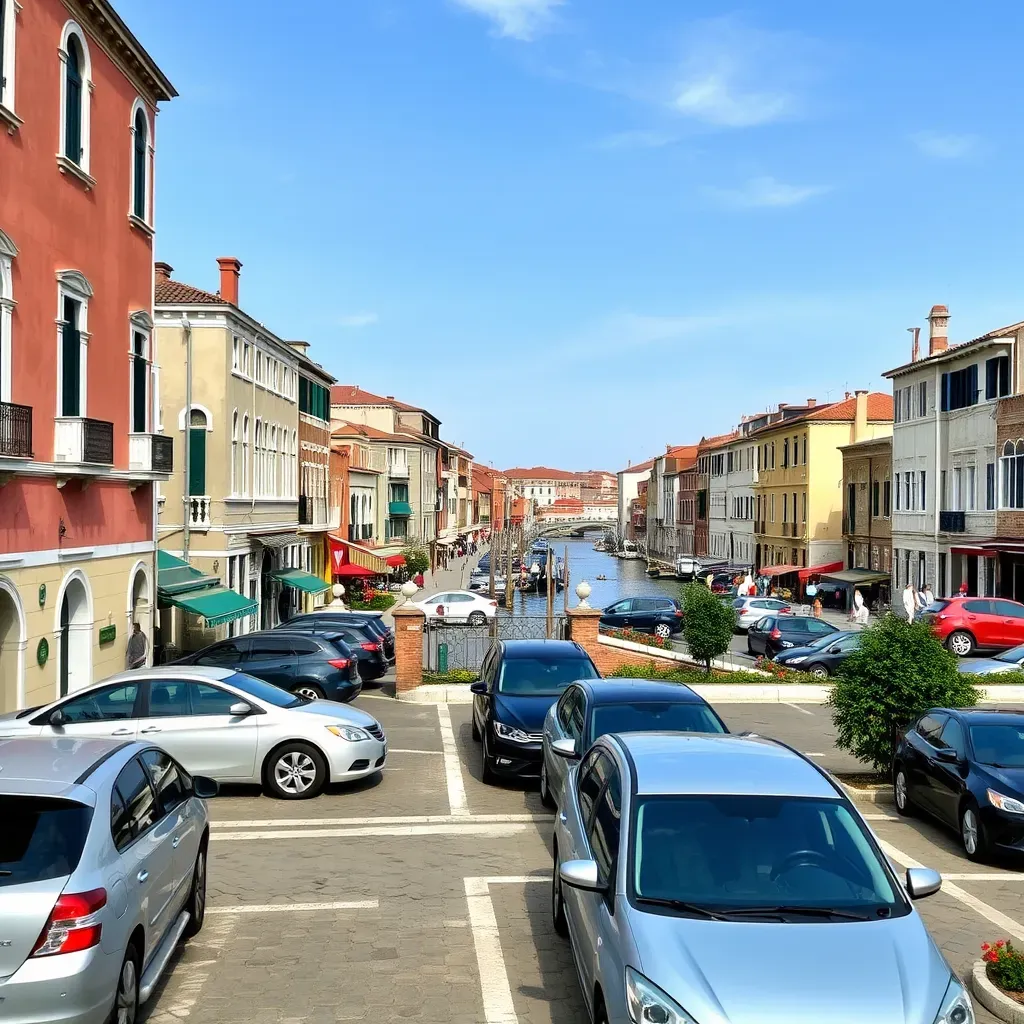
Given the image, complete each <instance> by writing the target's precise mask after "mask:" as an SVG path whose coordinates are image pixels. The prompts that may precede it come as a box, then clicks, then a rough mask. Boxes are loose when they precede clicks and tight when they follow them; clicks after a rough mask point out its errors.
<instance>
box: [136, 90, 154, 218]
mask: <svg viewBox="0 0 1024 1024" xmlns="http://www.w3.org/2000/svg"><path fill="white" fill-rule="evenodd" d="M132 216H133V217H137V218H138V219H139V220H141V221H142V222H143V223H145V224H148V223H149V222H150V216H149V118H148V117H147V115H146V108H145V107H144V106H143V104H142V101H141V100H136V101H135V107H134V114H133V115H132Z"/></svg>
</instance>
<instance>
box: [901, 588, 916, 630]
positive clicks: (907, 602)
mask: <svg viewBox="0 0 1024 1024" xmlns="http://www.w3.org/2000/svg"><path fill="white" fill-rule="evenodd" d="M903 610H904V612H906V615H907V621H908V622H913V621H914V612H916V611H917V601H916V600H915V598H914V584H913V583H908V584H907V585H906V586H905V587H904V588H903Z"/></svg>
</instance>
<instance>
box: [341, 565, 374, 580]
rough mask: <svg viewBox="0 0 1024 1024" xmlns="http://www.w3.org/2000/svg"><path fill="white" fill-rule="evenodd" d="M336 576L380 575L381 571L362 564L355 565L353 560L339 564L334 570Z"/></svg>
mask: <svg viewBox="0 0 1024 1024" xmlns="http://www.w3.org/2000/svg"><path fill="white" fill-rule="evenodd" d="M334 575H335V576H362V577H366V576H379V575H380V573H379V572H374V571H373V570H372V569H364V568H363V567H362V566H361V565H353V563H352V562H346V563H345V564H344V565H339V566H337V567H336V568H335V570H334Z"/></svg>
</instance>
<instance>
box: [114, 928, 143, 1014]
mask: <svg viewBox="0 0 1024 1024" xmlns="http://www.w3.org/2000/svg"><path fill="white" fill-rule="evenodd" d="M138 1015H139V954H138V952H137V951H136V949H135V946H134V944H132V945H129V946H128V949H127V950H126V951H125V954H124V962H123V963H122V964H121V973H120V974H119V975H118V977H117V994H116V995H115V996H114V1008H113V1010H111V1011H110V1024H135V1019H136V1018H137V1017H138Z"/></svg>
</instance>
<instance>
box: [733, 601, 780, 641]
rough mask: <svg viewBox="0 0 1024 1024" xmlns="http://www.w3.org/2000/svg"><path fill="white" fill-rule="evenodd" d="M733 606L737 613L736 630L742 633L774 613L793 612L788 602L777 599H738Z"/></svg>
mask: <svg viewBox="0 0 1024 1024" xmlns="http://www.w3.org/2000/svg"><path fill="white" fill-rule="evenodd" d="M732 606H733V608H734V609H735V611H736V628H737V629H738V630H739V631H740V632H741V633H745V632H746V631H747V630H748V629H750V627H751V626H752V625H753V624H754V623H755V622H757V621H758V620H759V619H763V618H764V617H765V616H766V615H771V614H772V612H788V611H792V608H791V606H790V604H789V602H788V601H780V600H779V599H778V598H777V597H737V598H736V600H735V601H733V604H732Z"/></svg>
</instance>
